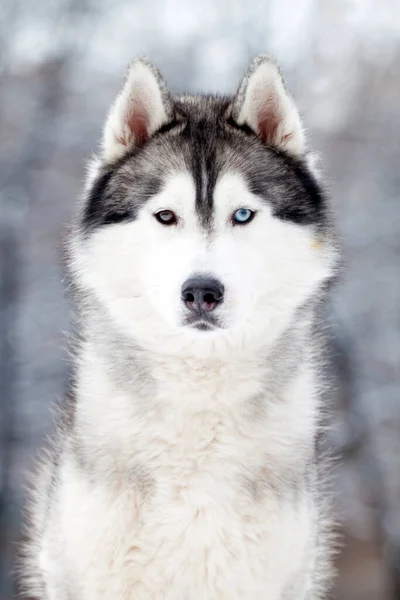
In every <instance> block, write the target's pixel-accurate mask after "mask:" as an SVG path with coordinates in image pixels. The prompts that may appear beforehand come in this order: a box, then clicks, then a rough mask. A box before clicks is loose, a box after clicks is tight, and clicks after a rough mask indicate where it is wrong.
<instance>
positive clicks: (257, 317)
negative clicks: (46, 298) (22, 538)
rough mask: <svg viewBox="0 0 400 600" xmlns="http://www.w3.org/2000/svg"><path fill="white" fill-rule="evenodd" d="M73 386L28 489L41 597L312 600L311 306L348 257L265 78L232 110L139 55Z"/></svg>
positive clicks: (315, 349) (112, 116) (317, 498)
mask: <svg viewBox="0 0 400 600" xmlns="http://www.w3.org/2000/svg"><path fill="white" fill-rule="evenodd" d="M68 256H69V274H70V280H71V291H72V293H73V296H74V300H75V304H76V329H77V337H78V342H77V348H76V352H75V356H76V360H75V372H74V384H73V389H72V391H71V394H70V395H69V396H68V398H67V399H66V401H65V404H64V405H63V407H62V418H61V422H60V424H59V426H58V429H57V432H56V434H55V436H54V440H53V443H52V444H51V448H50V450H49V451H48V453H47V455H46V457H45V458H44V459H43V460H42V463H41V468H40V470H39V473H38V475H37V477H36V478H35V481H36V484H35V490H34V493H33V497H32V502H31V505H30V511H29V512H30V518H29V521H28V525H27V529H28V534H29V542H28V543H27V545H26V547H25V553H24V556H25V558H24V561H23V568H22V575H23V577H22V579H23V583H24V587H25V589H26V591H27V593H28V594H29V595H30V596H31V597H34V598H37V599H39V600H45V599H46V600H321V599H322V598H325V597H326V593H327V587H328V583H329V579H330V574H331V565H330V556H331V551H330V547H331V543H330V515H329V511H328V508H327V506H328V502H327V494H326V492H325V491H324V486H323V484H322V477H321V471H322V469H321V462H320V459H319V456H318V454H317V452H316V446H317V444H316V441H317V437H318V435H319V433H320V428H321V413H322V408H323V407H321V382H320V372H319V371H320V362H321V349H320V344H319V336H318V335H317V333H316V332H317V329H318V312H319V307H320V305H321V301H322V300H323V298H324V296H325V293H326V289H327V284H328V283H329V281H330V280H331V279H332V277H333V276H334V273H335V269H336V265H337V260H338V252H337V249H336V244H335V237H334V232H333V228H332V223H331V217H330V209H329V204H328V201H327V198H326V195H325V193H324V191H323V189H322V187H321V184H320V181H319V176H318V174H317V173H316V172H315V169H314V167H313V162H312V160H311V158H310V154H309V153H308V150H307V149H306V145H305V138H304V133H303V129H302V126H301V122H300V118H299V115H298V112H297V109H296V107H295V105H294V103H293V100H292V99H291V97H290V96H289V94H288V93H287V91H286V88H285V85H284V83H283V79H282V76H281V74H280V71H279V69H278V67H277V66H276V64H275V62H274V61H273V60H272V59H271V58H269V57H267V56H260V57H258V58H257V59H256V60H255V61H254V63H253V64H252V65H251V67H250V69H249V71H248V73H247V74H246V76H245V77H244V79H243V81H242V83H241V85H240V86H239V89H238V92H237V94H236V95H235V96H234V97H231V98H223V97H213V96H181V97H174V96H172V95H171V94H170V92H169V91H168V89H167V87H166V85H165V83H164V81H163V79H162V78H161V76H160V74H159V73H158V71H157V70H156V69H155V68H154V67H153V66H152V65H151V63H149V61H147V60H146V59H137V60H135V61H134V62H133V63H132V64H131V66H130V68H129V70H128V74H127V77H126V79H125V82H124V86H123V88H122V90H121V92H120V94H119V95H118V97H117V99H116V101H115V103H114V104H113V106H112V107H111V110H110V113H109V116H108V119H107V122H106V125H105V130H104V137H103V144H102V150H101V152H100V153H99V156H98V157H97V158H96V159H95V160H94V161H93V162H92V164H91V168H90V172H89V175H88V181H87V185H86V189H85V192H84V195H83V201H82V202H81V204H80V207H79V210H78V214H77V218H76V222H75V224H74V227H73V230H72V234H71V237H70V240H69V245H68Z"/></svg>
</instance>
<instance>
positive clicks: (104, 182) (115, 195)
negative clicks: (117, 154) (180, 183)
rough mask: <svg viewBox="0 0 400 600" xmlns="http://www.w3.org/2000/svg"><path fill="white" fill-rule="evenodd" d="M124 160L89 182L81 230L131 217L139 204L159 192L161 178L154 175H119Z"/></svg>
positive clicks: (134, 216) (130, 218) (136, 211)
mask: <svg viewBox="0 0 400 600" xmlns="http://www.w3.org/2000/svg"><path fill="white" fill-rule="evenodd" d="M125 163H126V158H125V159H124V161H121V162H120V163H118V164H117V165H116V166H114V167H112V168H110V169H109V170H108V171H106V172H105V173H103V174H102V175H100V177H99V178H98V179H97V180H96V182H95V184H94V185H93V187H92V189H91V191H90V194H89V197H88V199H87V202H86V206H85V210H84V215H83V220H82V224H83V227H84V229H85V230H93V229H95V228H96V227H102V226H106V225H113V224H116V223H122V222H124V221H131V220H134V219H135V218H136V215H137V213H138V210H139V208H140V207H141V206H142V205H143V203H144V202H146V200H147V199H149V198H150V197H151V196H153V195H154V194H156V193H157V192H158V191H159V189H160V187H161V181H160V179H158V178H157V177H149V176H147V177H142V178H140V180H139V181H137V182H135V178H132V180H131V179H130V178H129V177H127V176H126V175H124V174H123V173H122V174H121V168H122V167H123V165H124V164H125ZM135 184H136V185H135Z"/></svg>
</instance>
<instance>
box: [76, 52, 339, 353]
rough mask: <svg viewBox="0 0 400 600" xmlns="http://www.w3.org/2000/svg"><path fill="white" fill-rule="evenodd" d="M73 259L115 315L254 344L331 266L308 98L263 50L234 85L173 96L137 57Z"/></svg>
mask: <svg viewBox="0 0 400 600" xmlns="http://www.w3.org/2000/svg"><path fill="white" fill-rule="evenodd" d="M72 247H73V253H72V267H73V270H74V271H75V272H76V273H77V274H78V280H79V281H80V282H81V285H82V286H83V287H84V288H85V289H86V290H88V291H90V293H92V294H94V295H95V296H96V298H97V300H98V301H99V302H101V304H102V306H103V307H104V308H105V309H106V310H107V312H108V314H109V315H110V316H111V318H112V319H113V320H114V322H115V323H116V324H117V325H118V326H119V327H120V328H121V329H123V330H124V331H125V332H126V333H128V335H130V336H132V338H133V339H134V340H135V341H136V342H137V343H139V344H142V345H143V346H144V347H149V348H152V349H153V350H159V349H160V348H163V350H164V349H165V351H167V352H175V351H178V352H190V353H196V352H198V351H201V352H211V351H213V352H223V351H225V350H226V349H228V348H229V350H230V351H235V350H236V351H241V350H246V351H248V350H249V349H250V348H251V347H252V346H253V347H256V346H259V344H260V343H261V344H268V343H270V342H272V341H273V340H274V339H276V337H277V336H278V335H279V334H280V333H281V332H282V331H283V330H284V329H285V327H287V326H288V324H289V322H290V320H291V319H292V317H293V315H294V313H295V311H296V310H297V309H299V308H300V307H301V306H303V305H304V304H305V303H306V302H307V301H308V300H309V299H310V298H311V297H312V296H313V295H315V293H316V292H317V291H318V289H320V287H321V284H322V283H323V282H324V281H325V280H326V279H327V278H329V277H330V276H331V275H332V271H333V268H334V263H335V252H334V247H333V243H332V236H331V232H330V224H329V215H328V209H327V206H326V201H325V198H324V195H323V193H322V191H321V189H320V187H319V184H318V182H317V181H316V179H315V177H314V175H313V173H312V172H311V170H310V168H309V166H308V162H307V157H306V152H305V146H304V138H303V132H302V128H301V124H300V120H299V117H298V113H297V110H296V108H295V106H294V104H293V102H292V100H291V99H290V97H289V96H288V94H287V92H286V90H285V87H284V84H283V80H282V77H281V75H280V73H279V70H278V68H277V66H276V65H275V63H274V62H273V61H272V60H271V59H270V58H268V57H266V56H261V57H259V58H258V59H256V61H254V63H253V64H252V66H251V67H250V70H249V72H248V73H247V75H246V76H245V78H244V80H243V82H242V84H241V85H240V87H239V91H238V93H237V95H236V96H235V97H234V98H215V97H205V96H199V97H191V96H184V97H180V98H172V97H171V96H170V94H169V92H168V91H167V89H166V87H165V84H164V82H163V80H162V79H161V76H160V74H159V73H158V71H157V70H156V69H155V68H154V67H153V66H152V65H151V64H150V63H149V62H148V61H147V60H145V59H139V60H136V61H135V62H133V63H132V65H131V67H130V69H129V72H128V75H127V78H126V81H125V84H124V87H123V89H122V91H121V93H120V95H119V96H118V98H117V100H116V102H115V104H114V105H113V107H112V108H111V111H110V115H109V118H108V120H107V123H106V127H105V132H104V142H103V153H102V156H101V157H100V158H99V159H98V160H97V162H96V163H95V164H94V165H92V173H91V176H90V178H89V184H88V188H87V194H86V199H85V204H84V206H83V210H82V214H81V221H80V227H79V231H78V232H76V235H75V238H74V243H73V245H72Z"/></svg>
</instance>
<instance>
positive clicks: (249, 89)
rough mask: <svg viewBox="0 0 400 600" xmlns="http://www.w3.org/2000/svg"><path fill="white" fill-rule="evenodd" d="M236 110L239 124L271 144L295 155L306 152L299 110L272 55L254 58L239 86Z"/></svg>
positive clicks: (235, 115)
mask: <svg viewBox="0 0 400 600" xmlns="http://www.w3.org/2000/svg"><path fill="white" fill-rule="evenodd" d="M233 110H234V117H235V119H236V121H237V122H238V123H239V125H244V124H246V125H248V126H249V127H250V128H251V129H252V130H253V131H254V132H255V133H257V134H258V135H259V136H260V138H261V139H262V141H263V142H265V143H266V144H267V145H268V146H271V147H274V148H278V149H281V150H284V151H286V152H287V153H288V154H291V155H293V156H301V155H303V154H304V151H305V141H304V134H303V129H302V126H301V121H300V117H299V113H298V111H297V109H296V106H295V104H294V102H293V100H292V99H291V98H290V96H289V95H288V93H287V91H286V89H285V85H284V83H283V79H282V76H281V74H280V71H279V68H278V66H277V64H276V63H275V62H274V61H273V60H272V59H271V58H269V57H267V56H260V57H258V58H257V59H256V60H255V61H254V63H253V65H252V66H251V67H250V70H249V73H248V75H247V76H246V77H245V78H244V80H243V82H242V84H241V86H240V87H239V91H238V94H237V98H236V100H235V103H234V109H233Z"/></svg>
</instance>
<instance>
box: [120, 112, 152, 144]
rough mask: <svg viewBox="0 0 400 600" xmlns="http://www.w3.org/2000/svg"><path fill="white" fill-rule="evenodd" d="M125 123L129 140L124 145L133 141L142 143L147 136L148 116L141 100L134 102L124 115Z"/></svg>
mask: <svg viewBox="0 0 400 600" xmlns="http://www.w3.org/2000/svg"><path fill="white" fill-rule="evenodd" d="M126 124H127V126H128V128H129V131H130V133H131V136H130V140H127V141H126V142H127V143H126V144H125V145H128V144H132V143H134V144H135V146H136V145H140V144H144V142H145V141H146V140H147V138H148V137H149V117H148V114H147V112H146V110H145V109H144V107H143V106H142V104H141V102H135V104H134V105H133V106H132V109H131V110H130V111H129V114H128V115H127V117H126Z"/></svg>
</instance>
